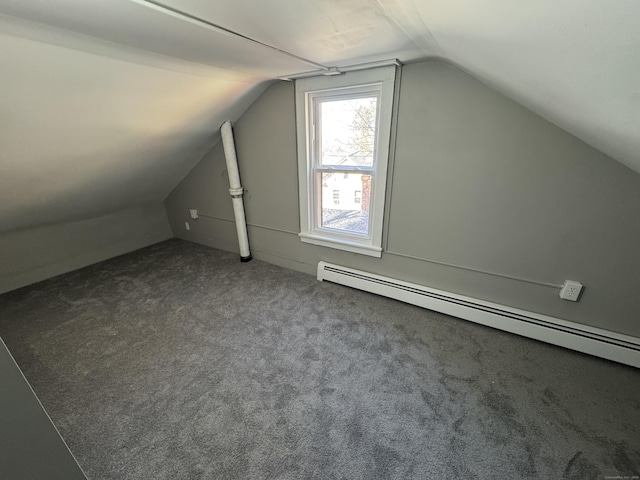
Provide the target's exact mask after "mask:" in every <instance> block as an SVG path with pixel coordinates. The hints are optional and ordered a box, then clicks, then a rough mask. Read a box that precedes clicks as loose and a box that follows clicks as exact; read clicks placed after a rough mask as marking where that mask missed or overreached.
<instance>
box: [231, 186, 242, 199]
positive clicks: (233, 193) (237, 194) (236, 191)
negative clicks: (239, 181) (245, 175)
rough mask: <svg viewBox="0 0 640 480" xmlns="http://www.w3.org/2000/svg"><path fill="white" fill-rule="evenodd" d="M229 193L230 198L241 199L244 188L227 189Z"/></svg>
mask: <svg viewBox="0 0 640 480" xmlns="http://www.w3.org/2000/svg"><path fill="white" fill-rule="evenodd" d="M229 193H230V194H231V196H232V197H241V196H242V194H243V193H244V188H242V187H240V188H230V189H229Z"/></svg>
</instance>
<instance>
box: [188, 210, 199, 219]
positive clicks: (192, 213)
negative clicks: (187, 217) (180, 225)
mask: <svg viewBox="0 0 640 480" xmlns="http://www.w3.org/2000/svg"><path fill="white" fill-rule="evenodd" d="M189 213H190V214H191V218H193V219H194V220H197V219H198V209H197V208H191V209H189Z"/></svg>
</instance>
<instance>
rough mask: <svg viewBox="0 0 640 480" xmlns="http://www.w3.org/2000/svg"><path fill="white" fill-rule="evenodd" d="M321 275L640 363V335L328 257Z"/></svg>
mask: <svg viewBox="0 0 640 480" xmlns="http://www.w3.org/2000/svg"><path fill="white" fill-rule="evenodd" d="M317 278H318V280H327V281H330V282H333V283H338V284H341V285H346V286H348V287H353V288H357V289H359V290H364V291H367V292H371V293H375V294H377V295H382V296H384V297H389V298H394V299H396V300H400V301H402V302H406V303H409V304H412V305H417V306H419V307H423V308H428V309H430V310H435V311H437V312H441V313H445V314H447V315H452V316H454V317H458V318H462V319H464V320H469V321H471V322H475V323H479V324H481V325H486V326H489V327H493V328H497V329H499V330H504V331H506V332H511V333H515V334H517V335H522V336H524V337H528V338H533V339H535V340H540V341H542V342H546V343H550V344H553V345H558V346H560V347H565V348H569V349H571V350H576V351H578V352H582V353H587V354H589V355H594V356H596V357H601V358H606V359H607V360H613V361H614V362H619V363H623V364H625V365H630V366H633V367H636V368H640V339H638V338H635V337H631V336H629V335H623V334H620V333H616V332H610V331H608V330H603V329H600V328H595V327H590V326H588V325H581V324H579V323H575V322H570V321H567V320H562V319H559V318H554V317H549V316H546V315H541V314H539V313H533V312H528V311H525V310H520V309H517V308H512V307H507V306H505V305H499V304H497V303H491V302H487V301H484V300H479V299H476V298H471V297H465V296H463V295H457V294H454V293H449V292H445V291H442V290H436V289H433V288H428V287H424V286H422V285H417V284H414V283H409V282H404V281H402V280H396V279H392V278H388V277H383V276H381V275H376V274H372V273H368V272H363V271H360V270H354V269H351V268H347V267H342V266H340V265H334V264H330V263H326V262H320V263H318V270H317Z"/></svg>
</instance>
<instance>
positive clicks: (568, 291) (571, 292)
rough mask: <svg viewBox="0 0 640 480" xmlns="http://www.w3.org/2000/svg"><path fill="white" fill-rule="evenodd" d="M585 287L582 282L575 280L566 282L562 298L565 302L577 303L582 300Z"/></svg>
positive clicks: (561, 291)
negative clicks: (581, 295)
mask: <svg viewBox="0 0 640 480" xmlns="http://www.w3.org/2000/svg"><path fill="white" fill-rule="evenodd" d="M583 287H584V286H583V285H582V284H581V283H580V282H575V281H573V280H565V281H564V285H563V286H562V289H561V290H560V298H561V299H563V300H569V301H570V302H577V301H578V298H580V292H582V289H583Z"/></svg>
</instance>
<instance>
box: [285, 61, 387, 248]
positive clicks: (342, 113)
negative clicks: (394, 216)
mask: <svg viewBox="0 0 640 480" xmlns="http://www.w3.org/2000/svg"><path fill="white" fill-rule="evenodd" d="M394 80H395V66H389V67H382V68H376V69H371V70H364V71H356V72H348V73H346V74H342V75H340V76H330V77H312V78H304V79H300V80H296V113H297V122H298V128H297V129H298V173H299V181H300V230H301V231H300V239H301V240H302V241H303V242H307V243H313V244H316V245H322V246H325V247H332V248H339V249H343V250H348V251H351V252H356V253H362V254H365V255H371V256H376V257H379V256H380V255H381V252H382V220H383V214H384V195H385V187H386V180H387V178H386V174H387V162H388V156H389V140H390V131H391V114H392V107H393V89H394Z"/></svg>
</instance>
